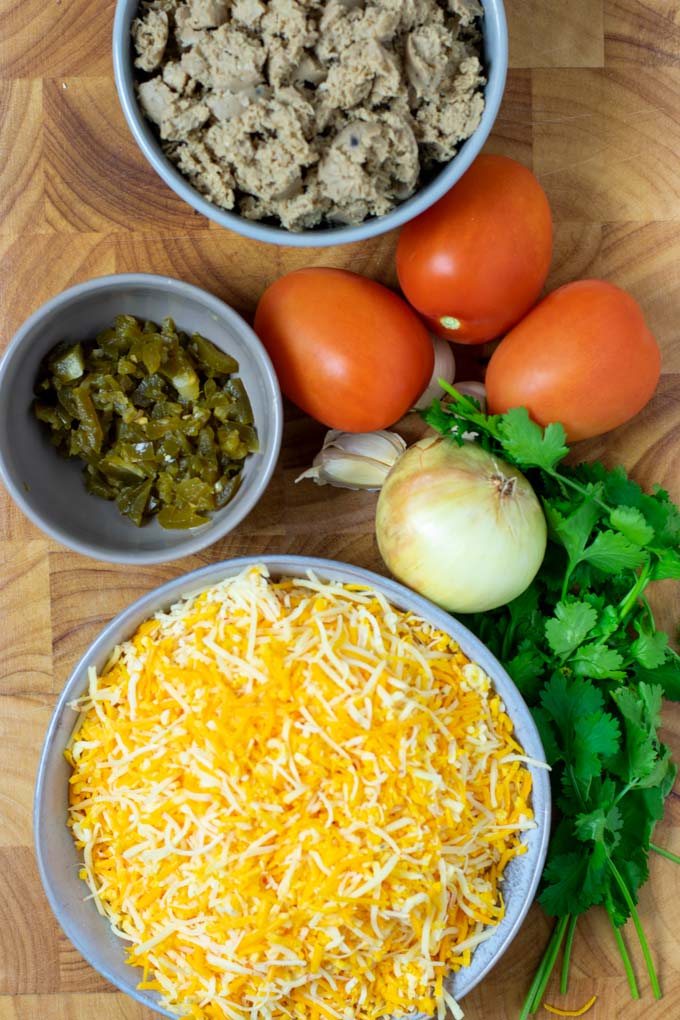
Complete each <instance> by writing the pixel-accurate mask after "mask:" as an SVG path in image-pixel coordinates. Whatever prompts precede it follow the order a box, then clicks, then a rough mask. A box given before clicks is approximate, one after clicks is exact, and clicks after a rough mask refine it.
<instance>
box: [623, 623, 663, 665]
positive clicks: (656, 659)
mask: <svg viewBox="0 0 680 1020" xmlns="http://www.w3.org/2000/svg"><path fill="white" fill-rule="evenodd" d="M636 628H637V631H638V635H639V636H638V637H637V638H636V640H635V641H633V643H632V644H631V646H630V651H631V655H632V656H633V658H634V659H635V660H636V661H637V662H639V663H640V665H641V666H645V667H646V668H647V669H656V667H657V666H660V665H661V664H662V662H664V661H665V659H666V649H667V648H668V634H665V633H664V632H663V631H662V630H657V631H655V632H654V633H653V634H646V633H645V632H644V631H642V630H640V628H639V626H638V625H637V623H636Z"/></svg>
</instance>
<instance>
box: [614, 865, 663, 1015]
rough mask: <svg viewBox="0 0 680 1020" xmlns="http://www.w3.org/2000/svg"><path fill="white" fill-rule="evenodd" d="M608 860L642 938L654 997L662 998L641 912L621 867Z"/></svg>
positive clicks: (638, 935) (641, 943)
mask: <svg viewBox="0 0 680 1020" xmlns="http://www.w3.org/2000/svg"><path fill="white" fill-rule="evenodd" d="M608 861H609V867H610V869H611V873H612V875H613V876H614V879H615V881H616V884H617V885H618V887H619V889H620V890H621V895H622V896H623V898H624V900H625V901H626V905H627V907H628V909H629V910H630V916H631V918H632V920H633V924H634V925H635V931H636V932H637V937H638V939H639V940H640V948H641V949H642V955H643V956H644V958H645V963H646V964H647V973H648V974H649V980H650V982H651V985H652V992H653V993H654V998H655V999H660V998H661V988H660V987H659V979H658V978H657V976H656V970H655V968H654V962H653V960H652V956H651V953H650V952H649V945H648V943H647V939H646V938H645V933H644V931H643V930H642V925H641V923H640V916H639V914H638V912H637V910H636V908H635V903H634V901H633V897H632V896H631V894H630V890H629V888H628V886H627V885H626V883H625V881H624V879H623V877H622V875H621V873H620V872H619V869H618V868H617V867H616V865H615V864H614V862H613V860H612V859H611V857H609V858H608Z"/></svg>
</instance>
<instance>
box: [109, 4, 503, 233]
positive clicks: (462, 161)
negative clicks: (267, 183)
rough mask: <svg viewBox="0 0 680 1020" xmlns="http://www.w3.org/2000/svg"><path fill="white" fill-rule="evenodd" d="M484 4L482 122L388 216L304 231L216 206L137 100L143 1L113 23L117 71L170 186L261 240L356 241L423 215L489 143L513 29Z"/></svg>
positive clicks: (134, 122) (141, 142)
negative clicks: (180, 165) (138, 18)
mask: <svg viewBox="0 0 680 1020" xmlns="http://www.w3.org/2000/svg"><path fill="white" fill-rule="evenodd" d="M481 3H482V6H483V8H484V26H483V32H484V62H485V66H486V72H487V85H486V88H485V90H484V98H485V108H484V113H483V115H482V119H481V122H480V124H479V127H478V128H477V130H476V131H475V132H474V134H473V135H472V136H471V137H470V138H468V140H467V141H466V142H464V143H463V145H461V147H460V149H459V151H458V152H457V153H456V155H455V157H454V158H453V159H452V160H451V161H450V162H449V163H447V164H445V165H444V168H443V169H442V170H441V171H440V172H439V173H438V174H437V176H436V177H435V178H434V179H433V180H432V181H430V182H429V183H428V184H426V185H424V186H423V187H422V188H420V190H419V191H417V192H416V193H415V194H414V195H412V197H411V198H409V199H408V200H407V201H406V202H403V203H402V204H401V205H398V206H397V207H396V208H394V209H393V210H392V211H391V212H389V213H387V214H386V215H385V216H378V217H374V218H373V219H369V220H366V221H365V222H364V223H360V224H359V225H358V226H354V227H328V228H323V227H318V228H315V229H313V230H305V231H300V232H299V233H296V232H293V231H288V230H285V229H284V228H282V227H275V226H269V225H267V224H264V223H257V222H255V221H253V220H247V219H245V218H244V217H242V216H239V215H238V214H237V213H233V212H227V211H226V210H225V209H221V208H220V207H219V206H216V205H213V203H212V202H210V201H208V199H206V198H205V197H204V196H203V195H201V193H200V192H199V191H197V190H196V189H195V188H194V187H193V186H192V185H191V184H190V183H189V181H188V180H187V179H186V177H183V176H182V174H181V173H180V172H179V170H177V168H176V167H175V166H174V165H173V164H172V163H171V162H170V160H169V159H168V158H167V157H166V156H165V155H164V153H163V150H162V149H161V146H160V143H159V141H158V136H157V133H156V131H155V130H154V128H153V126H152V125H151V124H150V123H149V121H148V120H147V119H146V118H145V117H144V115H143V113H142V112H141V110H140V108H139V105H138V103H137V97H136V95H135V88H134V74H133V59H132V43H131V37H130V26H131V24H132V21H133V20H134V17H135V14H136V12H137V8H138V6H139V3H138V0H118V2H117V4H116V14H115V19H114V24H113V71H114V76H115V80H116V88H117V90H118V98H119V99H120V104H121V106H122V108H123V113H124V114H125V119H126V120H127V122H128V125H129V128H130V130H131V131H132V134H133V136H134V138H135V141H136V142H137V145H138V146H139V148H140V149H141V150H142V152H143V153H144V155H145V156H146V158H147V160H148V161H149V163H150V164H151V166H152V167H153V168H154V170H155V171H156V173H158V174H159V175H160V176H161V177H162V178H163V180H164V181H165V183H166V184H167V185H168V187H169V188H172V190H173V191H174V192H175V194H177V195H179V197H180V198H183V199H184V201H185V202H188V204H189V205H190V206H193V208H194V209H196V210H197V211H198V212H200V213H202V214H203V215H204V216H207V217H208V219H210V220H214V222H215V223H219V224H220V226H223V227H227V228H228V229H229V230H234V231H235V232H236V233H237V234H243V235H244V236H245V237H250V238H252V239H253V240H255V241H268V242H269V243H270V244H283V245H291V246H294V247H298V248H312V247H325V246H327V245H333V244H350V243H352V242H353V241H364V240H366V238H369V237H376V236H377V235H378V234H384V233H386V231H388V230H394V228H395V227H400V226H401V225H402V224H403V223H406V222H407V220H411V219H413V218H414V216H418V215H419V214H420V213H421V212H424V211H425V209H428V208H429V207H430V206H431V205H432V204H433V203H434V202H436V201H437V200H438V199H439V198H441V197H442V195H444V194H445V193H446V192H447V191H448V190H449V188H451V187H452V186H453V185H454V184H455V183H456V181H457V180H458V179H459V178H460V177H462V175H463V174H464V173H465V171H466V170H467V169H468V167H469V166H470V164H471V163H472V161H473V159H474V158H475V157H476V156H477V155H478V154H479V152H480V151H481V149H482V146H483V145H484V143H485V142H486V140H487V138H488V137H489V134H490V133H491V129H492V127H493V124H494V121H495V120H496V116H497V114H498V110H499V107H500V104H501V99H502V98H503V90H504V88H505V78H506V74H507V69H508V29H507V24H506V20H505V10H504V7H503V0H481Z"/></svg>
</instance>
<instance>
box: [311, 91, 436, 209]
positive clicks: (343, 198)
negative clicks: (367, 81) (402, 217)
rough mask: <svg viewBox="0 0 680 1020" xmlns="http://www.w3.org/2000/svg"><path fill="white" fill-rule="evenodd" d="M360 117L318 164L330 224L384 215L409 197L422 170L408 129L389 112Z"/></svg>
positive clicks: (337, 139) (414, 141) (346, 129)
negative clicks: (330, 210) (328, 204)
mask: <svg viewBox="0 0 680 1020" xmlns="http://www.w3.org/2000/svg"><path fill="white" fill-rule="evenodd" d="M358 117H359V118H360V119H357V120H353V121H351V122H350V123H349V124H347V126H346V127H344V128H343V130H342V131H340V132H339V134H338V135H337V136H336V138H335V140H334V141H333V143H332V144H331V146H330V148H329V149H328V151H327V152H326V154H325V155H324V157H323V159H322V160H321V162H320V164H319V184H320V186H321V191H322V193H323V194H324V195H325V196H326V197H327V198H329V199H330V200H331V203H332V206H333V209H334V214H333V219H334V220H337V221H341V222H345V223H359V222H361V220H363V219H365V218H366V216H370V215H373V216H381V215H382V214H383V213H386V212H388V210H389V209H391V208H392V206H393V205H395V204H396V202H397V201H399V200H400V199H403V198H405V197H406V196H408V195H409V194H411V192H412V191H413V189H414V188H415V185H416V182H417V180H418V171H419V168H420V167H419V159H418V143H417V142H416V139H415V136H414V134H413V131H412V129H411V126H410V124H408V123H407V122H406V121H404V120H402V119H401V118H400V117H398V116H396V115H394V114H391V113H387V114H384V115H382V116H380V117H379V116H376V114H372V113H369V112H368V111H366V110H361V111H359V112H358Z"/></svg>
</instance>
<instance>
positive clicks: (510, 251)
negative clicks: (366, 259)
mask: <svg viewBox="0 0 680 1020" xmlns="http://www.w3.org/2000/svg"><path fill="white" fill-rule="evenodd" d="M551 256H552V221H551V218H550V207H549V206H548V200H547V198H546V196H545V192H544V191H543V188H542V187H541V185H540V184H539V183H538V181H537V180H536V178H535V177H534V175H533V174H532V173H531V171H530V170H527V168H526V167H525V166H522V164H521V163H517V162H516V161H515V160H514V159H508V158H507V157H506V156H492V155H483V156H478V157H477V159H476V160H475V161H474V163H473V164H472V166H471V167H470V169H469V170H468V171H467V173H465V174H464V175H463V176H462V177H461V179H460V180H459V181H458V182H457V183H456V184H454V186H453V187H452V188H451V190H450V191H449V192H447V194H446V195H444V197H443V198H440V200H439V201H438V202H436V203H435V204H434V205H433V206H431V207H430V208H429V209H427V210H426V211H425V212H424V213H422V214H421V215H420V216H417V217H416V218H415V219H414V220H412V221H411V222H410V223H407V224H406V226H405V227H403V228H402V231H401V234H400V235H399V243H398V246H397V274H398V276H399V283H400V285H401V289H402V290H403V292H404V294H405V296H406V299H407V300H408V301H409V302H410V303H411V304H412V305H413V307H414V308H417V309H418V311H419V312H420V313H421V315H423V316H425V318H426V321H427V324H428V326H429V327H430V329H431V330H432V331H433V332H434V333H437V334H438V335H439V336H443V337H446V338H447V339H448V340H454V341H455V342H456V343H463V344H479V343H484V342H485V341H486V340H493V339H495V338H496V337H498V336H500V335H501V334H502V333H505V332H506V330H508V329H510V327H511V326H514V325H515V323H516V322H519V320H520V319H521V318H522V316H523V315H525V314H526V313H527V312H528V311H529V309H530V308H531V307H532V306H533V305H534V304H535V302H536V301H537V299H538V296H539V294H540V293H541V289H542V287H543V284H544V283H545V278H546V276H547V275H548V269H549V266H550V259H551Z"/></svg>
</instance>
